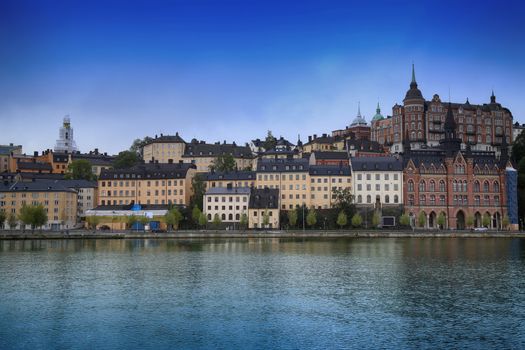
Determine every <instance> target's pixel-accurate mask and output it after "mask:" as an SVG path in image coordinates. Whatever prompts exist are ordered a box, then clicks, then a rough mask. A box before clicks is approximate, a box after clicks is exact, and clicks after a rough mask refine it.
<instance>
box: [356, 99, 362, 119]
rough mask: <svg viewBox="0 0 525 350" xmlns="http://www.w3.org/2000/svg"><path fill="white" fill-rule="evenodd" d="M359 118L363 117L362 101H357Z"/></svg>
mask: <svg viewBox="0 0 525 350" xmlns="http://www.w3.org/2000/svg"><path fill="white" fill-rule="evenodd" d="M357 116H358V117H360V116H361V101H357Z"/></svg>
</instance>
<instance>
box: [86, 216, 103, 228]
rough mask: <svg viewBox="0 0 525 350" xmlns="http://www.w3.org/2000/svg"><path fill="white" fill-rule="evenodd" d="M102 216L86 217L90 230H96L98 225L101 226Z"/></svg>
mask: <svg viewBox="0 0 525 350" xmlns="http://www.w3.org/2000/svg"><path fill="white" fill-rule="evenodd" d="M100 220H101V219H100V216H96V215H92V216H86V222H87V223H88V225H89V228H91V229H92V230H96V229H97V226H98V224H100Z"/></svg>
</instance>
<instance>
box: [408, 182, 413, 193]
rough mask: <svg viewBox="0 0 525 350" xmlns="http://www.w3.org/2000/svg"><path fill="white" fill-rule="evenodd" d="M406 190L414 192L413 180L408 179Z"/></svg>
mask: <svg viewBox="0 0 525 350" xmlns="http://www.w3.org/2000/svg"><path fill="white" fill-rule="evenodd" d="M408 192H414V181H412V180H408Z"/></svg>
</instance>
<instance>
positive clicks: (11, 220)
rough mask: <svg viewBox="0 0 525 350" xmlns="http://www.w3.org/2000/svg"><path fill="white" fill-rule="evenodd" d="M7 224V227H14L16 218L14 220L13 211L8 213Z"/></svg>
mask: <svg viewBox="0 0 525 350" xmlns="http://www.w3.org/2000/svg"><path fill="white" fill-rule="evenodd" d="M7 224H8V225H9V228H10V229H11V230H12V229H14V228H15V227H16V225H17V220H16V216H15V214H13V213H10V214H9V216H8V217H7Z"/></svg>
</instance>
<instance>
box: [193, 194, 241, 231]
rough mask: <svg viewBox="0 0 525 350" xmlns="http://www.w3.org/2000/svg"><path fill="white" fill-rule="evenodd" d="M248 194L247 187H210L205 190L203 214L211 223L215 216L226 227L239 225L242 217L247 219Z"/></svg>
mask: <svg viewBox="0 0 525 350" xmlns="http://www.w3.org/2000/svg"><path fill="white" fill-rule="evenodd" d="M250 193H251V189H250V188H249V187H232V186H227V187H212V188H209V189H208V190H206V193H205V194H204V200H203V212H204V215H206V218H207V219H208V222H212V221H213V220H214V218H215V217H216V216H217V217H218V218H219V219H220V220H221V222H222V223H225V224H227V225H228V224H232V225H233V224H239V223H240V221H241V217H242V215H246V217H248V203H249V200H250ZM237 227H238V226H237ZM237 227H233V226H232V228H237Z"/></svg>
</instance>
